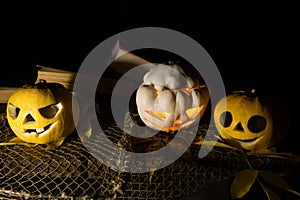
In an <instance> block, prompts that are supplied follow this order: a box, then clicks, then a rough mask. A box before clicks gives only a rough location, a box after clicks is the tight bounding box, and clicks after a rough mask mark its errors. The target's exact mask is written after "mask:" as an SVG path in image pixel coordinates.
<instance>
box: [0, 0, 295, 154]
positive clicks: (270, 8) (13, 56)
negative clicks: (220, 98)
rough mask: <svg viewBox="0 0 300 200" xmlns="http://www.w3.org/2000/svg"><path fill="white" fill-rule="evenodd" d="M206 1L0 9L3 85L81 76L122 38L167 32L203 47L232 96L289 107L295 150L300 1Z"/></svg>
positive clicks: (10, 6)
mask: <svg viewBox="0 0 300 200" xmlns="http://www.w3.org/2000/svg"><path fill="white" fill-rule="evenodd" d="M203 2H204V1H203ZM203 2H202V1H200V2H199V1H198V2H197V1H195V2H191V1H169V2H168V1H136V2H135V1H129V0H123V1H101V2H100V1H99V3H96V4H95V3H94V4H92V3H74V2H72V3H69V4H67V3H65V4H62V3H50V2H46V3H35V4H32V5H29V4H27V3H16V2H14V3H9V4H8V3H6V4H2V5H1V36H0V38H1V40H0V42H1V45H0V48H1V73H0V86H16V85H20V84H22V83H23V82H24V81H25V82H29V81H33V74H34V69H35V65H45V66H49V67H57V68H62V69H67V70H72V71H75V72H76V71H77V70H78V68H79V67H80V65H81V63H82V61H83V60H84V58H85V57H86V56H87V55H88V54H89V52H90V51H91V50H92V49H93V48H95V47H96V46H97V45H98V44H100V43H101V42H102V41H103V40H105V39H107V38H108V37H110V36H112V35H114V34H117V33H119V32H121V31H125V30H128V29H131V28H137V27H144V26H157V27H165V28H170V29H174V30H177V31H180V32H182V33H184V34H186V35H188V36H190V37H192V38H193V39H195V40H196V41H198V42H199V44H201V45H202V46H203V47H204V49H205V50H206V51H207V52H208V53H209V54H210V55H211V57H212V59H213V60H214V61H215V63H216V65H217V66H218V68H219V70H220V72H221V75H222V77H223V80H224V83H225V87H226V90H227V91H228V92H230V91H234V90H248V89H251V88H255V89H257V90H258V91H259V92H260V93H261V94H266V95H270V96H271V97H272V98H274V99H278V100H279V101H280V102H281V104H282V105H284V106H287V107H288V109H289V110H290V111H291V121H292V124H293V125H292V131H291V133H292V135H291V136H290V137H289V138H288V139H287V143H286V144H287V146H292V147H293V148H292V150H297V151H298V150H299V148H298V140H299V139H300V137H299V130H298V127H297V125H298V123H299V122H298V121H299V114H298V112H299V103H298V102H299V100H298V98H299V92H298V91H299V90H298V87H299V79H300V78H299V76H298V74H299V73H298V72H297V68H298V67H299V61H300V57H299V55H300V54H299V53H300V51H299V35H300V34H299V30H298V28H299V21H300V20H299V17H300V13H299V6H297V5H296V3H295V2H296V1H295V2H290V1H284V2H283V1H281V2H280V3H275V2H266V1H264V3H261V2H260V3H249V2H247V1H243V2H244V3H241V2H238V1H237V2H232V1H231V3H220V2H221V1H220V2H217V1H209V3H207V2H206V3H203ZM158 56H159V55H158ZM283 117H285V116H283Z"/></svg>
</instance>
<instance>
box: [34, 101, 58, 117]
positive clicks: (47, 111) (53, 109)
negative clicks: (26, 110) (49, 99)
mask: <svg viewBox="0 0 300 200" xmlns="http://www.w3.org/2000/svg"><path fill="white" fill-rule="evenodd" d="M60 107H61V104H52V105H49V106H46V107H43V108H40V109H39V112H40V114H41V115H42V116H43V117H45V118H48V119H50V118H53V117H54V116H55V115H56V114H57V112H58V111H59V110H60Z"/></svg>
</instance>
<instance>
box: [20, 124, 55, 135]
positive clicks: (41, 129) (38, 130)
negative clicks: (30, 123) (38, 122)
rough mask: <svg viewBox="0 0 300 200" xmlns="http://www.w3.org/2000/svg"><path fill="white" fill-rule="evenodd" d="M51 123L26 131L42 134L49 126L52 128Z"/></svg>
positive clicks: (26, 130)
mask: <svg viewBox="0 0 300 200" xmlns="http://www.w3.org/2000/svg"><path fill="white" fill-rule="evenodd" d="M50 126H51V124H49V125H47V126H45V127H44V128H36V129H25V132H26V133H29V134H31V133H34V134H35V133H37V134H42V133H44V132H45V131H47V130H48V129H49V128H50Z"/></svg>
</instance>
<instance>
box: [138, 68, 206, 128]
mask: <svg viewBox="0 0 300 200" xmlns="http://www.w3.org/2000/svg"><path fill="white" fill-rule="evenodd" d="M143 81H144V82H143V84H141V86H140V87H139V88H138V90H137V95H136V104H137V110H138V113H139V115H140V117H141V120H142V121H143V122H144V123H145V124H146V125H147V126H149V127H151V128H153V129H156V130H162V131H167V132H168V131H175V130H178V129H181V128H183V127H188V126H191V125H193V124H196V123H197V122H199V120H200V118H201V117H202V115H203V114H204V111H205V110H206V107H207V104H208V101H209V99H210V96H209V92H208V89H207V87H206V86H205V85H204V84H200V81H202V80H193V78H192V77H190V76H188V75H187V74H186V73H185V72H184V70H183V69H182V68H181V67H180V66H178V65H176V64H171V65H166V64H159V65H157V66H155V67H154V68H152V69H151V70H150V71H149V72H148V73H146V74H145V75H144V79H143Z"/></svg>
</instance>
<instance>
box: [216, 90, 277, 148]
mask: <svg viewBox="0 0 300 200" xmlns="http://www.w3.org/2000/svg"><path fill="white" fill-rule="evenodd" d="M214 121H215V125H216V128H217V130H218V132H219V133H220V136H221V138H222V139H224V140H225V141H226V142H228V143H229V144H231V145H232V146H235V147H238V148H242V149H246V150H251V151H255V150H259V149H266V148H269V147H271V146H272V145H274V144H276V143H277V142H278V141H279V140H280V137H281V136H279V135H275V134H274V118H273V115H272V111H271V102H263V101H262V99H261V98H260V97H258V96H255V95H253V94H252V95H248V94H247V93H246V92H245V91H239V92H233V93H232V94H230V95H227V96H226V97H223V98H222V99H221V100H220V101H219V102H218V103H217V105H216V107H215V109H214Z"/></svg>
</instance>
